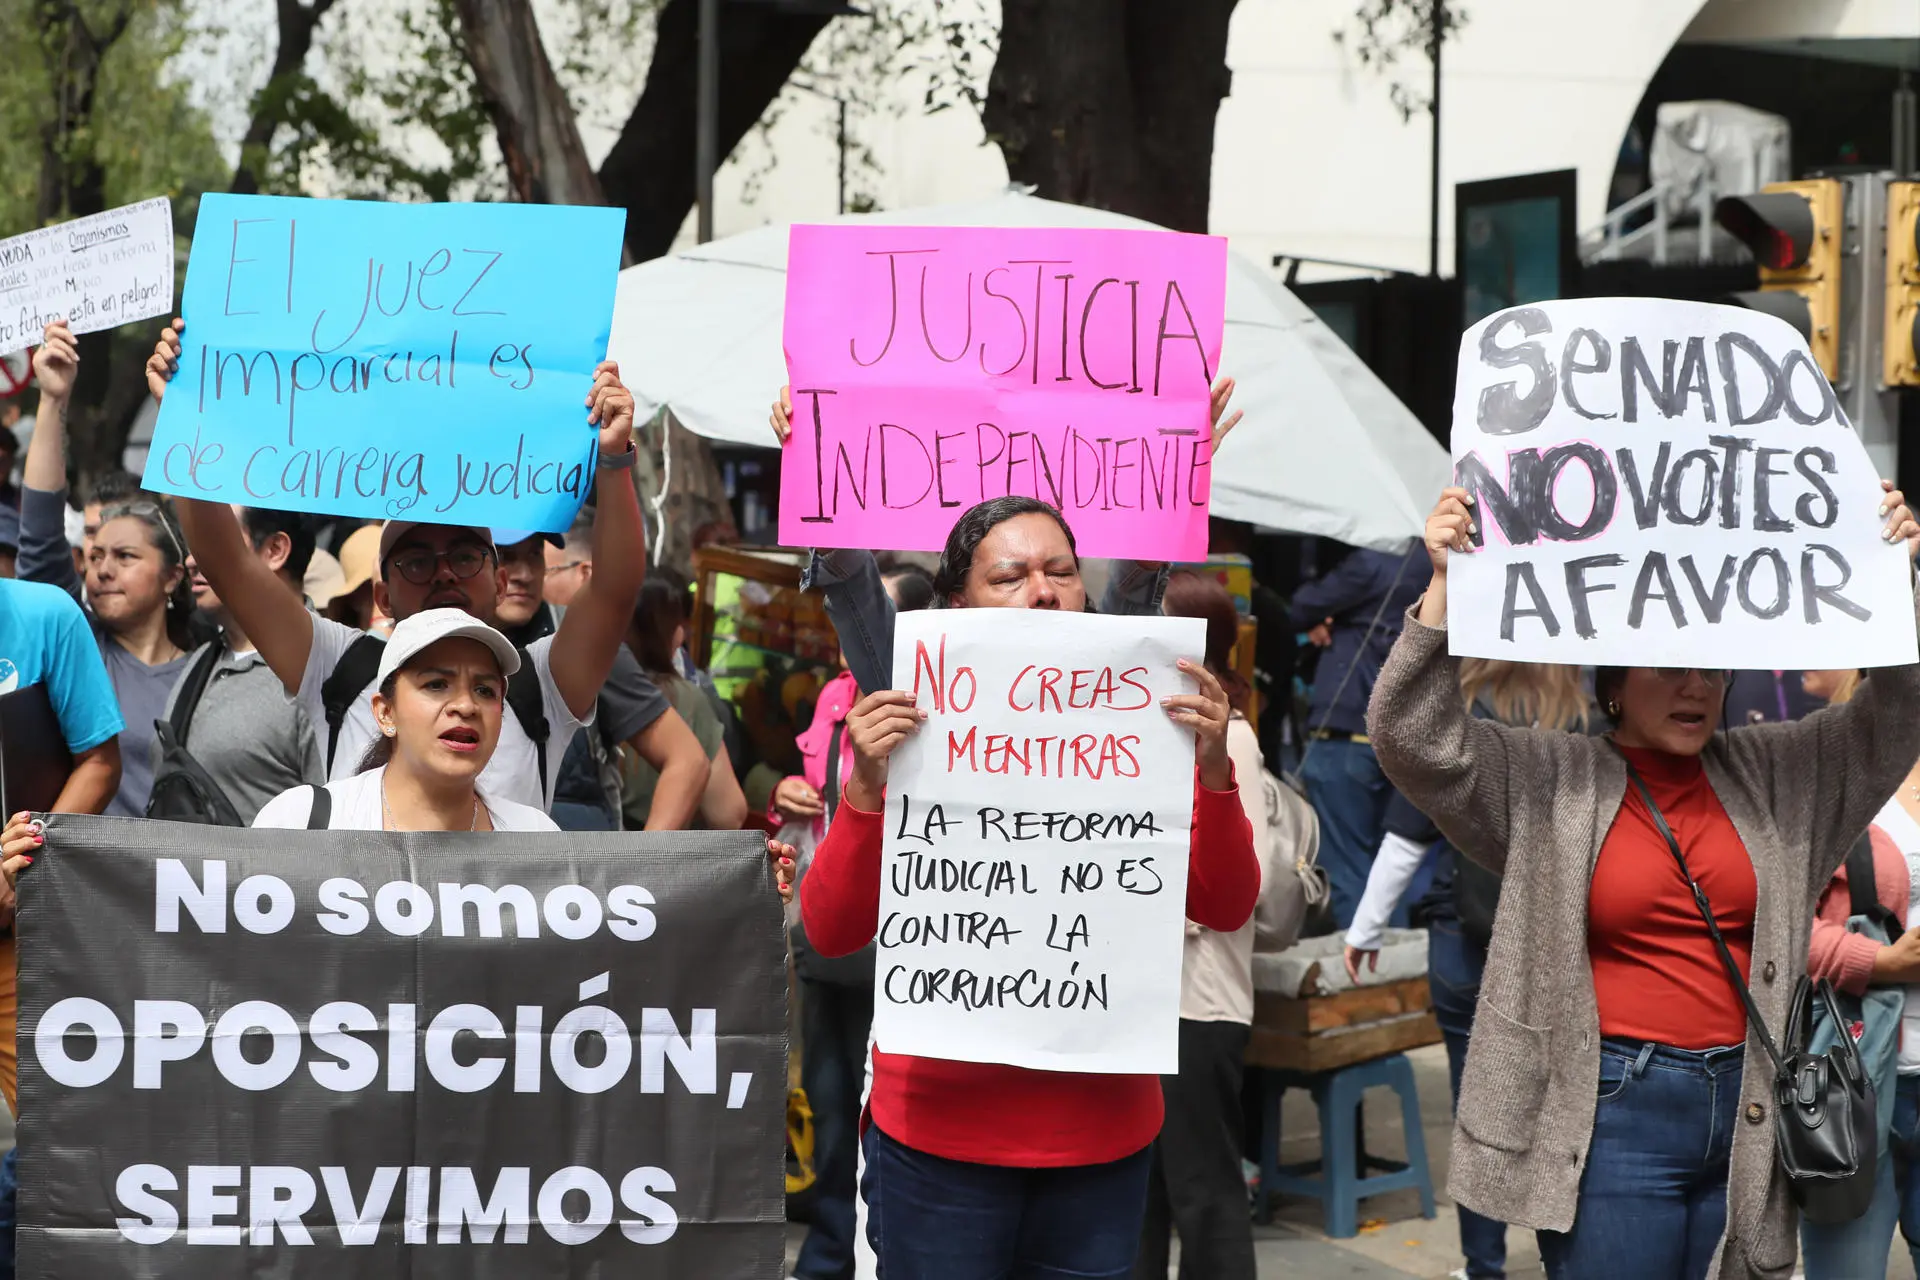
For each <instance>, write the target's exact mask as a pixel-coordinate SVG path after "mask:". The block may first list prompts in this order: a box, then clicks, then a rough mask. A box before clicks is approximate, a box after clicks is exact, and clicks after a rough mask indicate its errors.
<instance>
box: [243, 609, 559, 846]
mask: <svg viewBox="0 0 1920 1280" xmlns="http://www.w3.org/2000/svg"><path fill="white" fill-rule="evenodd" d="M519 669H520V655H519V654H518V653H516V652H515V651H514V647H513V645H512V644H511V643H509V642H508V640H507V638H506V637H505V636H503V635H501V634H500V633H499V632H498V631H495V630H494V629H493V628H492V627H490V626H488V625H487V624H486V623H484V622H481V621H479V620H478V619H476V618H474V617H473V616H472V615H471V614H469V613H466V612H463V611H462V610H459V609H428V610H426V611H425V612H424V613H416V614H414V615H413V616H412V617H411V618H408V619H407V620H406V621H405V622H402V623H400V624H399V625H398V626H396V627H394V629H393V637H392V638H391V639H390V640H388V641H387V646H386V648H385V649H384V650H383V651H382V652H381V655H380V669H379V671H378V672H377V673H376V675H375V685H376V686H377V688H376V692H375V693H374V694H373V695H372V697H371V698H369V699H368V706H369V709H370V710H371V711H372V713H373V719H374V723H375V724H377V725H378V726H379V732H380V736H379V737H377V738H375V739H374V740H373V743H372V745H371V746H370V747H368V748H367V749H366V750H365V751H363V752H362V758H361V759H359V760H356V761H355V762H354V767H355V768H356V769H358V770H360V771H359V772H356V773H353V774H351V775H349V776H348V777H345V778H342V779H340V780H338V781H335V782H330V783H328V784H327V785H326V787H325V788H324V791H325V792H326V793H327V798H326V799H325V800H321V799H320V797H319V795H318V792H319V791H320V790H322V789H320V788H315V787H310V786H308V787H294V788H293V789H292V790H289V791H285V792H282V793H281V794H280V795H279V796H277V797H275V798H274V799H272V800H270V801H268V802H267V805H266V807H265V808H263V809H261V810H260V816H259V817H257V818H255V819H254V822H253V825H254V826H256V827H306V826H309V825H325V826H326V827H328V828H329V829H331V830H335V831H373V830H385V831H557V830H559V828H558V827H556V826H554V824H553V819H551V818H549V817H548V816H547V815H546V814H544V813H542V812H541V811H540V810H538V809H535V808H533V807H531V806H529V805H524V804H516V803H515V802H513V801H512V800H508V799H505V798H503V797H501V796H498V795H491V794H489V793H488V792H487V790H486V788H484V787H483V786H482V785H481V784H480V776H481V774H482V773H483V772H485V770H486V767H487V765H488V763H489V762H490V761H492V759H493V753H494V749H495V748H496V747H498V746H499V745H500V722H501V718H502V716H503V715H504V713H505V708H506V693H507V680H508V679H509V678H510V677H511V676H512V675H513V673H514V672H515V671H517V670H519ZM316 802H317V803H318V804H319V805H320V814H319V818H320V819H321V820H322V821H318V822H317V821H316V820H315V819H316V815H315V810H314V806H315V804H316Z"/></svg>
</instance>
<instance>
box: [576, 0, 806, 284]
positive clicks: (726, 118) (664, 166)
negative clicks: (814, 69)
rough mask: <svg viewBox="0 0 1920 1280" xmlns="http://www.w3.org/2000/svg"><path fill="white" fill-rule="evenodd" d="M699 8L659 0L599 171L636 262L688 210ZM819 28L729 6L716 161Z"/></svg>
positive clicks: (661, 242) (762, 8)
mask: <svg viewBox="0 0 1920 1280" xmlns="http://www.w3.org/2000/svg"><path fill="white" fill-rule="evenodd" d="M699 8H700V6H699V0H667V5H666V7H665V8H664V9H662V10H661V12H660V20H659V26H658V30H657V34H656V36H655V40H654V50H653V63H652V65H651V66H650V67H648V68H647V84H646V88H645V89H644V90H643V91H642V92H641V94H640V101H639V102H638V103H637V104H636V105H635V106H634V108H633V113H632V114H631V115H630V116H628V117H627V123H626V125H625V127H624V128H622V129H621V131H620V138H619V140H618V141H617V142H615V143H614V144H613V150H611V151H609V152H608V153H607V158H606V160H605V161H604V162H602V164H601V165H600V188H601V190H602V191H603V192H605V194H606V199H607V203H609V204H614V205H622V206H624V207H625V208H626V210H627V247H628V249H629V250H631V252H632V254H633V257H634V260H635V261H636V262H639V261H645V260H646V259H648V258H657V257H659V256H660V255H661V254H663V253H665V252H666V251H667V250H668V248H670V247H671V246H672V244H673V240H674V237H675V236H677V235H678V234H679V233H680V227H681V225H682V224H683V223H684V222H685V221H686V220H687V213H688V211H689V210H691V209H692V208H693V202H694V194H695V192H694V147H695V137H696V134H697V132H698V120H699V117H698V104H697V102H696V100H695V99H696V95H697V90H698V84H699V76H698V66H699V52H700V18H699ZM827 21H828V19H827V18H826V17H825V16H824V15H821V14H803V13H790V12H786V11H784V10H781V9H778V8H775V7H773V6H771V5H761V4H736V5H733V6H731V7H729V9H728V10H727V19H726V21H725V22H724V23H722V24H721V39H720V120H719V125H720V127H719V146H718V152H719V156H720V158H721V159H722V160H724V159H725V158H726V157H727V156H728V155H730V154H731V153H732V151H733V149H734V148H735V147H736V146H738V145H739V143H740V139H741V138H743V137H745V136H746V134H747V131H748V130H749V129H751V128H753V126H754V123H755V122H756V121H758V120H759V119H760V116H761V114H762V113H764V112H765V111H766V109H767V104H768V103H770V102H772V101H773V100H774V99H775V98H776V97H778V96H779V94H780V90H781V88H782V87H783V86H784V85H785V84H786V83H787V79H788V77H790V76H791V75H792V74H793V72H794V68H795V67H797V66H799V65H800V59H801V58H803V57H805V56H806V52H807V49H808V47H809V46H810V45H812V43H813V40H814V37H815V36H817V35H819V34H820V32H821V31H822V30H823V29H824V28H825V27H826V25H827Z"/></svg>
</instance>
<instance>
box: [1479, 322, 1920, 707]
mask: <svg viewBox="0 0 1920 1280" xmlns="http://www.w3.org/2000/svg"><path fill="white" fill-rule="evenodd" d="M1453 466H1454V483H1455V484H1457V485H1461V486H1463V487H1465V488H1466V489H1467V490H1469V491H1470V492H1471V493H1472V494H1473V495H1474V506H1473V517H1474V523H1475V526H1476V529H1477V533H1476V535H1475V536H1476V540H1477V541H1479V542H1480V544H1481V545H1480V546H1479V548H1478V549H1477V550H1475V551H1474V552H1473V553H1471V554H1468V555H1458V556H1454V557H1452V558H1451V559H1450V560H1449V562H1448V580H1447V594H1448V609H1447V613H1448V641H1449V645H1450V647H1451V649H1452V652H1453V653H1455V654H1457V655H1462V656H1469V657H1480V658H1507V659H1513V660H1516V661H1521V662H1560V663H1585V664H1595V665H1611V666H1675V667H1679V666H1693V667H1723V668H1758V669H1796V668H1809V667H1813V668H1822V667H1876V666H1890V665H1897V664H1902V663H1909V662H1912V661H1913V660H1914V653H1915V640H1914V610H1913V588H1912V586H1911V580H1910V572H1911V571H1910V569H1909V568H1908V561H1907V554H1906V549H1905V547H1903V546H1902V547H1895V546H1889V545H1888V544H1887V543H1886V542H1884V541H1882V539H1881V536H1880V535H1881V530H1882V529H1883V528H1884V527H1885V521H1884V520H1883V519H1881V518H1879V517H1878V516H1877V515H1876V514H1875V513H1876V510H1877V508H1878V506H1879V502H1878V499H1879V497H1880V493H1881V490H1880V483H1879V479H1880V478H1879V477H1878V476H1876V475H1875V474H1874V468H1873V463H1872V461H1871V460H1870V459H1869V458H1868V456H1867V451H1866V448H1865V446H1864V445H1862V444H1861V442H1860V438H1859V436H1858V435H1857V434H1856V433H1855V432H1854V430H1853V428H1852V427H1851V426H1850V425H1849V424H1848V422H1847V420H1846V415H1845V412H1844V411H1843V410H1842V409H1841V407H1840V404H1839V401H1838V399H1837V397H1836V396H1835V394H1834V389H1833V387H1832V385H1831V384H1829V383H1828V382H1827V379H1826V378H1825V376H1823V375H1822V374H1821V372H1820V368H1819V366H1818V365H1816V364H1815V363H1814V360H1813V357H1812V355H1811V354H1810V353H1809V352H1808V351H1807V345H1806V343H1805V342H1804V341H1803V340H1802V339H1801V337H1800V335H1799V334H1798V333H1797V332H1796V331H1795V330H1794V329H1793V328H1792V326H1790V325H1788V324H1787V323H1786V322H1785V321H1783V320H1780V319H1777V318H1775V317H1773V316H1769V315H1764V314H1762V313H1760V312H1757V311H1749V310H1745V309H1743V308H1739V307H1727V306H1715V305H1712V304H1709V303H1701V302H1673V301H1667V300H1660V299H1648V298H1592V299H1580V300H1567V301H1559V302H1540V303H1532V304H1529V305H1527V306H1521V307H1512V308H1509V309H1508V310H1505V311H1501V312H1498V313H1496V314H1494V315H1492V316H1489V317H1487V318H1486V319H1485V320H1483V321H1481V322H1480V323H1479V324H1477V325H1475V326H1474V327H1473V328H1471V329H1469V330H1467V332H1466V335H1465V337H1463V338H1462V339H1461V343H1460V376H1459V382H1458V385H1457V391H1456V394H1455V398H1454V407H1453Z"/></svg>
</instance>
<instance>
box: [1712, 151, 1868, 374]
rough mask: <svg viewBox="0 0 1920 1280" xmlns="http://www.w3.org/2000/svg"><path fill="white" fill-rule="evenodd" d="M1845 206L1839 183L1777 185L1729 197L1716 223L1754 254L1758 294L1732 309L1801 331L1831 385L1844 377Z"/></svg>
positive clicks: (1741, 298)
mask: <svg viewBox="0 0 1920 1280" xmlns="http://www.w3.org/2000/svg"><path fill="white" fill-rule="evenodd" d="M1844 207H1845V202H1844V199H1843V195H1842V188H1841V184H1840V180H1839V179H1837V178H1810V179H1807V180H1805V181H1802V182H1775V183H1771V184H1769V185H1768V186H1766V187H1764V188H1763V189H1762V190H1761V191H1760V192H1759V193H1758V194H1756V195H1750V196H1728V197H1726V198H1725V199H1723V200H1721V201H1720V202H1719V204H1717V205H1716V206H1714V210H1713V218H1714V221H1715V222H1718V223H1719V224H1720V225H1721V226H1723V227H1725V228H1726V229H1727V230H1728V231H1729V232H1730V233H1732V234H1733V236H1734V237H1735V238H1736V239H1738V240H1739V241H1740V242H1741V243H1743V244H1745V245H1746V246H1747V248H1748V249H1749V250H1751V251H1752V253H1753V260H1754V261H1755V262H1756V263H1758V264H1759V267H1760V288H1759V291H1758V292H1752V293H1736V294H1733V295H1731V296H1730V297H1728V299H1727V301H1729V302H1732V303H1734V304H1736V305H1738V306H1742V307H1750V308H1752V309H1753V310H1755V311H1765V312H1767V313H1768V314H1769V315H1776V316H1779V317H1780V318H1781V319H1782V320H1785V321H1786V322H1787V323H1788V324H1791V325H1792V326H1793V327H1794V328H1796V329H1798V330H1799V331H1800V333H1801V336H1802V337H1804V338H1806V340H1807V346H1808V347H1809V348H1811V349H1812V351H1813V358H1814V361H1815V363H1817V364H1818V365H1819V366H1820V369H1821V371H1822V372H1823V373H1825V374H1826V375H1827V377H1828V379H1829V380H1832V379H1837V378H1838V377H1839V376H1840V249H1841V239H1842V236H1841V232H1842V230H1843V223H1842V217H1843V210H1844Z"/></svg>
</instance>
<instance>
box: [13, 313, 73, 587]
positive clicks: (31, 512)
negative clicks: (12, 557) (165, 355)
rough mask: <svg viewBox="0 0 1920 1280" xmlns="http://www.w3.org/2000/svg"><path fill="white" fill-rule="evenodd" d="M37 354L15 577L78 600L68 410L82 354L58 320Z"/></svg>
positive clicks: (22, 476) (71, 335)
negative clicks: (36, 403) (70, 528)
mask: <svg viewBox="0 0 1920 1280" xmlns="http://www.w3.org/2000/svg"><path fill="white" fill-rule="evenodd" d="M41 337H42V342H41V345H40V349H39V350H38V351H35V352H34V353H33V376H34V381H35V382H37V383H38V384H39V386H40V407H39V408H38V409H36V410H35V411H34V415H33V440H32V442H31V443H30V444H28V445H27V462H26V466H25V467H24V468H22V472H21V478H22V485H21V488H22V492H21V494H20V558H19V563H18V564H17V565H16V566H15V572H16V573H18V574H19V575H20V577H21V578H22V579H23V580H25V581H27V582H44V583H48V584H50V585H52V586H56V587H59V588H60V589H61V590H63V591H65V592H66V593H67V594H68V595H70V596H72V597H73V598H74V599H75V600H79V599H80V575H79V574H78V573H76V572H75V571H74V567H73V554H72V552H71V551H69V550H68V548H67V406H68V404H69V403H70V402H71V400H72V398H73V384H74V379H75V378H76V377H77V376H78V375H79V372H80V348H79V346H78V345H77V344H76V343H75V342H74V339H73V333H72V332H71V331H70V330H69V329H68V328H67V325H66V322H65V321H63V320H56V321H54V322H53V323H52V324H50V325H48V326H47V327H46V330H45V331H44V332H43V333H42V335H41Z"/></svg>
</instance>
